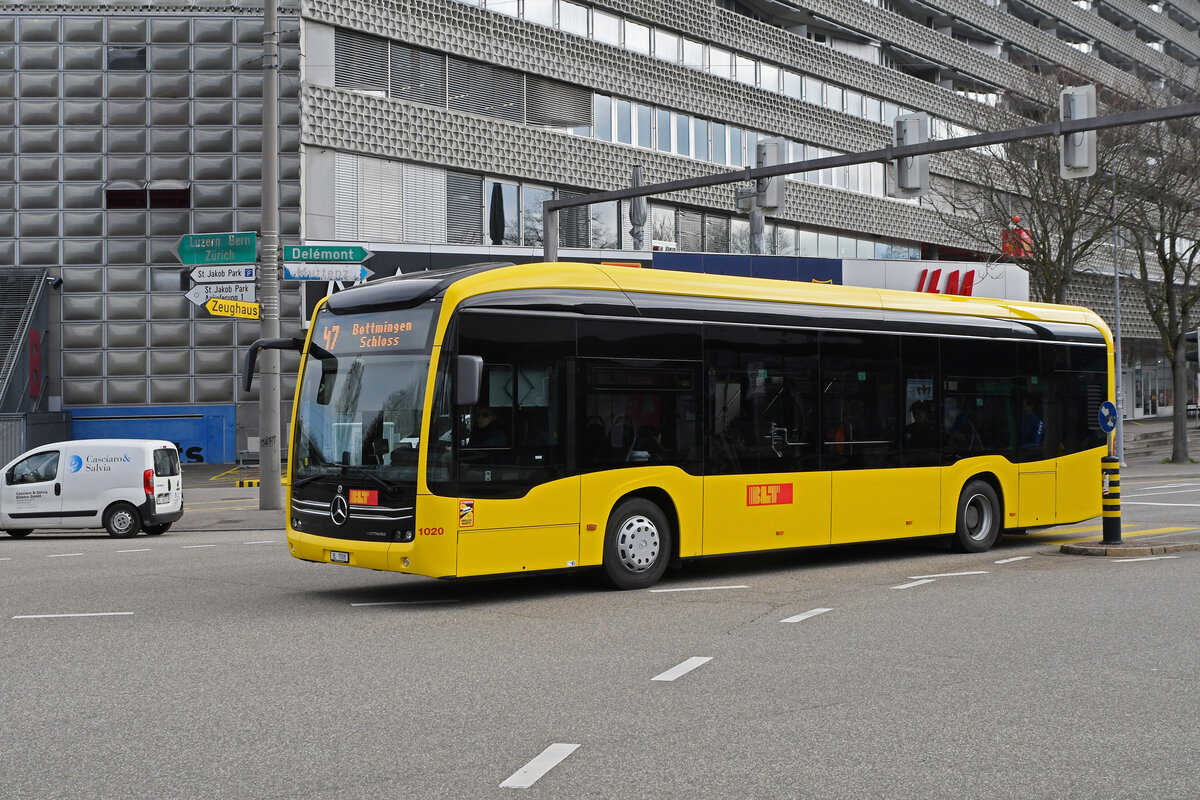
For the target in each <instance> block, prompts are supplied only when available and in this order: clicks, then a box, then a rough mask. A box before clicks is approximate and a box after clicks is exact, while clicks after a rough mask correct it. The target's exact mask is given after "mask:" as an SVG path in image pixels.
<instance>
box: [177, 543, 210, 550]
mask: <svg viewBox="0 0 1200 800" xmlns="http://www.w3.org/2000/svg"><path fill="white" fill-rule="evenodd" d="M182 547H183V549H184V550H195V549H196V548H198V547H216V545H215V544H185V545H182Z"/></svg>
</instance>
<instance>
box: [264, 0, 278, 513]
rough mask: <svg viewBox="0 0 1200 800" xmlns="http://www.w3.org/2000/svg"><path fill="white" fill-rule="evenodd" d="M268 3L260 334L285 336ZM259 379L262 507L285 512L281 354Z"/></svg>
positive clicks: (268, 6) (274, 16)
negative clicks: (281, 329) (281, 324)
mask: <svg viewBox="0 0 1200 800" xmlns="http://www.w3.org/2000/svg"><path fill="white" fill-rule="evenodd" d="M277 4H278V0H266V2H265V3H264V4H263V112H262V238H263V242H262V267H261V269H260V270H259V277H258V280H259V285H258V289H259V303H260V304H261V311H260V314H259V322H260V327H259V335H260V336H261V337H262V338H264V339H277V338H279V14H278V8H277ZM261 363H262V366H261V369H260V372H259V381H258V437H259V438H258V468H259V483H258V507H259V508H260V509H262V510H264V511H265V510H278V509H281V508H283V488H282V486H281V477H282V476H281V474H280V473H281V470H280V466H279V463H280V441H279V429H280V426H279V351H278V350H275V349H273V348H272V349H267V350H264V351H263V352H262V362H261Z"/></svg>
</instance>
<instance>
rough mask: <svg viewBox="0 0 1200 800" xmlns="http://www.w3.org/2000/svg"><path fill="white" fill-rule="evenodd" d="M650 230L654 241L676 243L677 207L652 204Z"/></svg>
mask: <svg viewBox="0 0 1200 800" xmlns="http://www.w3.org/2000/svg"><path fill="white" fill-rule="evenodd" d="M650 217H651V219H650V225H651V228H650V230H651V231H652V235H653V237H654V238H653V241H654V242H655V243H658V242H670V243H671V244H674V243H675V209H674V207H672V206H660V205H652V206H650Z"/></svg>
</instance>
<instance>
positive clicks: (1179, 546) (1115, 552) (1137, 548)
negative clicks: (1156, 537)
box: [1059, 542, 1200, 556]
mask: <svg viewBox="0 0 1200 800" xmlns="http://www.w3.org/2000/svg"><path fill="white" fill-rule="evenodd" d="M1185 550H1200V542H1175V543H1167V542H1159V543H1158V544H1150V543H1147V544H1133V543H1129V542H1126V543H1123V544H1104V543H1103V542H1093V543H1090V544H1089V543H1086V542H1085V543H1083V544H1064V545H1062V546H1061V547H1060V548H1059V551H1060V552H1062V553H1066V554H1068V555H1073V556H1150V555H1154V556H1160V555H1163V554H1165V553H1181V552H1183V551H1185Z"/></svg>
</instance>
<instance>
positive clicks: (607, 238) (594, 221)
mask: <svg viewBox="0 0 1200 800" xmlns="http://www.w3.org/2000/svg"><path fill="white" fill-rule="evenodd" d="M588 209H589V210H590V217H591V228H592V247H595V248H597V249H600V250H617V249H619V248H620V246H621V241H620V236H619V233H620V216H619V215H618V214H617V203H616V201H613V202H611V203H593V204H592V205H590V206H588Z"/></svg>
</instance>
